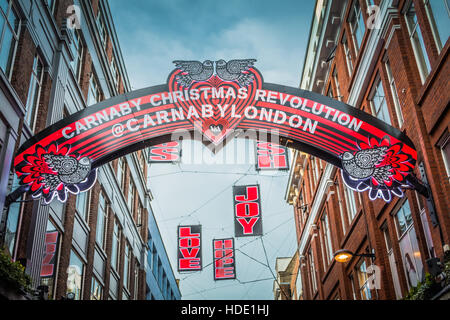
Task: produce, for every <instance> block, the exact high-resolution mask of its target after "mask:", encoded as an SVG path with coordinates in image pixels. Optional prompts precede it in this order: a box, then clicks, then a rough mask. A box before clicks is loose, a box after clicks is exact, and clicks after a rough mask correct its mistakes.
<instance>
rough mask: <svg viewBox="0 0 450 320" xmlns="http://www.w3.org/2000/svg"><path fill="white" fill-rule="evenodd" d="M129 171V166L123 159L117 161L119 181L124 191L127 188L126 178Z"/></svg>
mask: <svg viewBox="0 0 450 320" xmlns="http://www.w3.org/2000/svg"><path fill="white" fill-rule="evenodd" d="M126 171H127V164H126V163H125V160H124V159H123V158H119V159H118V160H117V181H118V182H119V184H120V188H121V189H122V190H124V188H125V177H126Z"/></svg>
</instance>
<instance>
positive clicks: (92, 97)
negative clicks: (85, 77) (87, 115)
mask: <svg viewBox="0 0 450 320" xmlns="http://www.w3.org/2000/svg"><path fill="white" fill-rule="evenodd" d="M100 95H101V94H100V88H99V85H98V81H97V77H96V76H95V74H94V73H91V77H90V78H89V90H88V96H87V99H86V104H87V105H88V106H91V105H93V104H96V103H98V102H100Z"/></svg>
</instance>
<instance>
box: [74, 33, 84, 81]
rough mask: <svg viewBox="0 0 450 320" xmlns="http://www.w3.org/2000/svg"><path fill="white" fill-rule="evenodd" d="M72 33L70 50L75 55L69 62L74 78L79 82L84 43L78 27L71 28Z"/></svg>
mask: <svg viewBox="0 0 450 320" xmlns="http://www.w3.org/2000/svg"><path fill="white" fill-rule="evenodd" d="M72 33H73V41H72V45H71V46H72V52H73V53H74V55H75V57H74V60H73V61H72V63H71V64H72V69H73V72H74V75H75V79H76V81H77V82H80V76H81V68H82V65H83V53H84V47H85V45H84V43H83V38H82V37H81V31H80V30H79V29H76V28H74V29H72Z"/></svg>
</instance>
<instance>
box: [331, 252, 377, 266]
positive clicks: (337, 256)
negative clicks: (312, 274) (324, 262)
mask: <svg viewBox="0 0 450 320" xmlns="http://www.w3.org/2000/svg"><path fill="white" fill-rule="evenodd" d="M353 257H366V258H372V259H375V254H374V253H353V252H352V251H350V250H347V249H341V250H338V251H336V252H335V253H334V260H336V261H337V262H341V263H344V262H348V261H350V260H351V259H352V258H353Z"/></svg>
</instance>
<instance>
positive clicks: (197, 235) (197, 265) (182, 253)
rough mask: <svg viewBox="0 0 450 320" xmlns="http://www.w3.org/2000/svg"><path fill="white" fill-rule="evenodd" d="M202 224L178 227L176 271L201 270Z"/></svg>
mask: <svg viewBox="0 0 450 320" xmlns="http://www.w3.org/2000/svg"><path fill="white" fill-rule="evenodd" d="M201 231H202V226H201V225H198V226H179V227H178V254H177V259H178V272H183V271H200V270H202V247H201V243H202V239H201Z"/></svg>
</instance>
